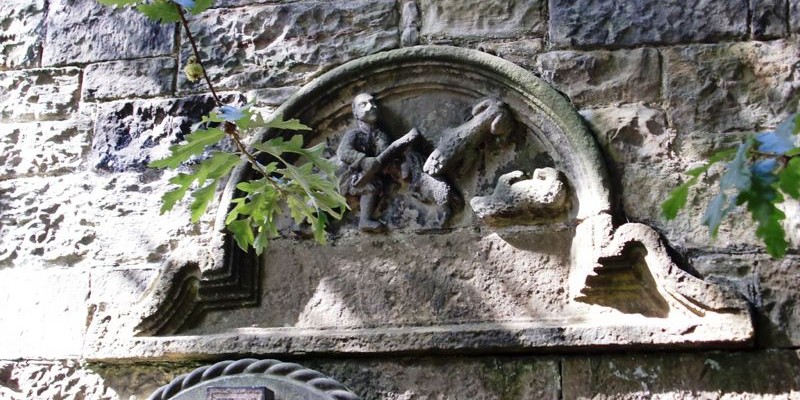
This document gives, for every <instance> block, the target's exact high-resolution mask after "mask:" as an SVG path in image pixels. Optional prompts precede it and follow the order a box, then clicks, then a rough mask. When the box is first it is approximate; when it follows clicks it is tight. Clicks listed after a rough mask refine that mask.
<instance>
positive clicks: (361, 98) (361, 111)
mask: <svg viewBox="0 0 800 400" xmlns="http://www.w3.org/2000/svg"><path fill="white" fill-rule="evenodd" d="M353 116H354V117H356V119H357V120H359V121H363V122H366V123H369V124H374V123H375V122H377V121H378V106H377V105H376V104H375V98H374V97H372V95H371V94H369V93H359V94H357V95H356V97H354V98H353Z"/></svg>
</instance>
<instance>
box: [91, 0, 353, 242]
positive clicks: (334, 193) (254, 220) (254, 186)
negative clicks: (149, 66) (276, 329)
mask: <svg viewBox="0 0 800 400" xmlns="http://www.w3.org/2000/svg"><path fill="white" fill-rule="evenodd" d="M97 1H98V2H100V3H102V4H105V5H109V6H114V7H133V8H135V9H136V10H138V11H139V12H141V13H142V14H144V15H145V16H147V17H148V18H150V19H152V20H154V21H157V22H161V23H176V22H181V23H182V25H183V28H184V29H185V30H186V34H187V37H188V38H189V42H190V44H191V46H192V51H193V55H192V56H191V57H189V59H188V60H187V62H186V65H185V67H184V72H185V73H186V75H187V78H188V79H189V80H191V81H196V80H199V79H200V78H205V80H206V83H207V84H208V88H209V90H210V91H211V93H212V95H213V97H214V99H215V101H216V102H217V111H216V112H211V113H209V114H208V115H206V116H204V117H203V118H202V121H201V123H200V124H198V125H197V126H198V128H197V129H196V130H194V131H193V132H192V133H190V134H189V135H187V136H186V137H185V138H184V141H183V142H182V143H179V144H176V145H173V146H171V147H170V149H169V150H170V155H169V156H168V157H166V158H164V159H161V160H155V161H152V162H151V163H150V164H149V166H150V167H152V168H169V169H182V170H183V171H184V172H180V173H178V174H177V175H175V176H174V177H173V178H171V179H170V181H169V182H170V183H171V184H173V185H174V187H173V188H172V189H171V190H169V191H167V192H166V193H164V195H163V196H162V206H161V213H162V214H163V213H165V212H168V211H170V210H172V209H173V208H174V207H175V205H176V204H177V203H178V202H179V201H181V200H182V199H183V198H184V197H186V194H187V193H190V195H191V197H192V201H191V203H190V205H189V210H190V212H191V219H192V222H197V221H199V220H200V218H201V217H202V216H203V214H204V213H205V212H206V209H207V208H208V205H209V204H210V203H211V201H212V200H213V199H214V194H215V193H216V189H217V186H218V185H219V183H220V181H221V180H222V179H223V178H224V177H225V176H227V175H228V174H230V172H231V171H232V170H233V168H234V167H235V166H237V165H238V164H239V163H241V162H242V160H243V159H244V160H246V161H247V162H249V163H250V165H251V166H252V168H253V170H255V171H257V172H258V174H259V177H257V178H256V179H253V180H250V181H244V182H240V183H239V184H238V185H237V186H236V187H237V189H239V191H240V192H241V193H242V194H243V195H242V196H241V197H237V198H234V199H233V200H231V203H232V205H231V209H230V211H229V213H228V215H227V218H226V219H225V225H226V226H227V228H228V230H229V231H230V232H231V233H232V234H233V237H234V239H235V240H236V243H237V244H238V246H239V247H240V248H241V249H242V250H245V251H247V250H248V249H249V248H250V247H252V248H253V249H254V250H255V251H256V253H257V254H261V253H262V252H263V251H264V250H265V249H266V247H267V245H268V243H269V240H270V239H273V238H275V237H277V236H278V234H279V233H278V218H279V217H280V215H282V214H283V212H284V211H288V212H289V214H290V215H291V217H292V219H293V221H294V223H295V224H297V225H301V224H308V225H310V226H311V230H312V232H313V234H314V238H315V239H316V240H317V241H318V242H320V243H324V242H325V239H326V235H325V226H326V225H327V224H328V222H329V218H335V219H340V218H341V217H342V213H343V212H344V211H345V210H346V208H347V203H346V200H345V198H344V197H343V196H342V195H341V194H339V192H338V184H337V182H336V178H335V165H334V164H333V163H332V162H331V161H329V160H327V159H326V158H325V157H324V156H323V152H324V150H325V145H324V144H319V145H316V146H313V147H311V148H305V147H304V139H303V136H302V135H295V136H292V137H291V138H290V139H288V140H286V139H283V138H280V137H278V138H274V139H271V140H268V141H266V142H263V143H254V144H251V145H250V148H248V147H247V146H245V145H244V143H243V141H242V135H243V133H244V132H247V131H250V130H254V129H266V128H273V129H280V130H293V131H307V130H310V128H309V127H307V126H305V125H303V124H302V123H300V121H298V120H296V119H290V120H284V119H283V116H282V115H277V116H275V117H274V118H272V119H269V120H265V119H264V118H263V117H262V116H261V114H258V113H254V112H252V111H251V105H246V106H244V107H235V106H232V105H225V104H223V103H222V101H221V100H220V98H219V97H218V96H217V94H216V91H215V90H214V87H213V84H212V83H211V81H210V79H208V76H207V75H206V74H205V69H204V67H203V65H202V61H201V59H200V54H199V52H198V50H197V45H196V42H195V40H194V38H193V36H192V34H191V31H190V30H189V25H188V22H187V20H186V14H185V11H188V12H190V13H191V14H194V15H196V14H199V13H201V12H203V11H205V10H206V9H208V8H209V7H211V6H212V5H213V0H149V1H145V0H97ZM225 137H229V138H230V139H231V140H232V141H233V142H234V144H235V145H236V148H237V151H235V152H226V151H213V152H211V154H209V155H206V154H205V153H206V152H207V151H208V150H209V148H212V147H213V146H216V145H217V144H218V143H219V142H220V141H221V140H223V139H224V138H225ZM290 157H291V158H290ZM198 159H201V161H199V162H196V160H198ZM259 160H269V162H267V163H266V165H264V164H262V162H260V161H259ZM187 171H188V172H187Z"/></svg>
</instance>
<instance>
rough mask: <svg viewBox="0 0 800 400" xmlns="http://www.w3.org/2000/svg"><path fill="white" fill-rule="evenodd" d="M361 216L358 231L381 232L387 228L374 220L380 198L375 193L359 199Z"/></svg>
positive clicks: (364, 195)
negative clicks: (373, 214) (373, 216)
mask: <svg viewBox="0 0 800 400" xmlns="http://www.w3.org/2000/svg"><path fill="white" fill-rule="evenodd" d="M359 205H360V206H361V214H360V216H359V219H358V229H361V230H362V231H367V232H379V231H382V230H384V229H385V228H386V227H385V226H384V225H383V223H381V222H380V221H375V220H374V219H372V213H373V212H374V211H375V206H377V205H378V196H377V195H376V194H375V193H368V194H362V195H361V199H359Z"/></svg>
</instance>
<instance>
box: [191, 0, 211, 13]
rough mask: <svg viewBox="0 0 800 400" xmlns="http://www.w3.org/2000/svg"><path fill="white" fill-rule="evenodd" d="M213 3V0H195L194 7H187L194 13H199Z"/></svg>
mask: <svg viewBox="0 0 800 400" xmlns="http://www.w3.org/2000/svg"><path fill="white" fill-rule="evenodd" d="M213 5H214V0H195V1H194V7H192V8H190V9H189V12H191V13H192V14H194V15H197V14H200V13H201V12H203V11H205V10H207V9H208V8H209V7H211V6H213Z"/></svg>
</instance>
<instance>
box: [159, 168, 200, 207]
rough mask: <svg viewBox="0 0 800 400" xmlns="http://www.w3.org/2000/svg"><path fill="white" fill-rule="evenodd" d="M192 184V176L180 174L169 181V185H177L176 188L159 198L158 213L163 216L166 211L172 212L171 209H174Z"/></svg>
mask: <svg viewBox="0 0 800 400" xmlns="http://www.w3.org/2000/svg"><path fill="white" fill-rule="evenodd" d="M192 182H194V176H192V175H189V174H183V173H181V174H178V175H176V176H174V177H172V178H171V179H170V180H169V183H172V184H173V185H178V187H177V188H175V189H172V190H170V191H168V192H166V193H164V195H163V196H161V202H162V204H161V210H160V213H161V214H164V213H166V212H167V211H169V210H172V208H173V207H175V204H176V203H177V202H178V201H180V200H181V199H182V198H183V197H184V196H185V195H186V191H187V190H189V187H190V186H191V185H192Z"/></svg>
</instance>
